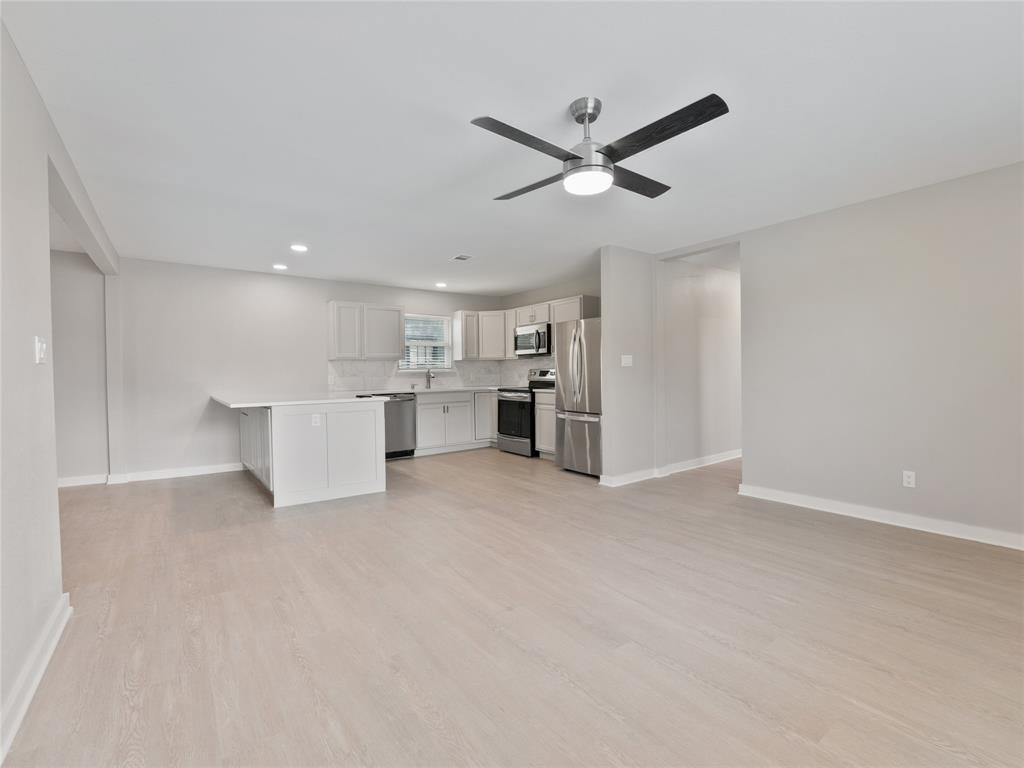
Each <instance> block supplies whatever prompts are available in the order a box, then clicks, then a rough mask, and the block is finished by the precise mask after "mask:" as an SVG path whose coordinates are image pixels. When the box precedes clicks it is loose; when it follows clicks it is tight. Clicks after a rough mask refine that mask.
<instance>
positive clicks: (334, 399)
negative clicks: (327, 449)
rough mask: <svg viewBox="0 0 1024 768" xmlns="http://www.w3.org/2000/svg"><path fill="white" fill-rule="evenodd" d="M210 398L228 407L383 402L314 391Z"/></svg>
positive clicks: (380, 399) (350, 394)
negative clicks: (297, 394)
mask: <svg viewBox="0 0 1024 768" xmlns="http://www.w3.org/2000/svg"><path fill="white" fill-rule="evenodd" d="M210 398H211V399H212V400H214V401H216V402H218V403H220V404H221V405H224V406H227V407H228V408H269V407H272V406H275V405H321V404H324V403H355V402H360V403H362V402H366V401H367V400H369V401H371V402H373V401H380V402H384V398H383V397H356V396H355V394H352V393H346V392H316V393H313V394H310V395H299V396H295V395H284V396H282V395H280V394H278V395H272V396H270V397H263V396H258V397H254V396H252V394H251V393H245V394H243V395H237V396H236V395H233V394H232V395H210Z"/></svg>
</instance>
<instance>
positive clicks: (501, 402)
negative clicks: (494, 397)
mask: <svg viewBox="0 0 1024 768" xmlns="http://www.w3.org/2000/svg"><path fill="white" fill-rule="evenodd" d="M498 448H499V449H500V450H502V451H508V452H510V453H518V454H519V455H521V456H533V394H532V393H530V392H499V393H498Z"/></svg>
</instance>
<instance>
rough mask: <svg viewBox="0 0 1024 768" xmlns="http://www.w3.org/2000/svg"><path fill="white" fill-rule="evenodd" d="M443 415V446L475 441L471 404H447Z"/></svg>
mask: <svg viewBox="0 0 1024 768" xmlns="http://www.w3.org/2000/svg"><path fill="white" fill-rule="evenodd" d="M445 408H446V411H445V414H444V444H445V445H462V444H463V443H472V442H473V440H474V439H475V433H474V424H473V403H472V402H468V403H448V405H446V406H445Z"/></svg>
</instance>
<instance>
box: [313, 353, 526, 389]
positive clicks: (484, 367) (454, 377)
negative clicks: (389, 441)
mask: <svg viewBox="0 0 1024 768" xmlns="http://www.w3.org/2000/svg"><path fill="white" fill-rule="evenodd" d="M511 362H513V363H516V362H518V361H511ZM504 364H505V363H504V361H501V360H467V361H464V362H461V363H453V364H452V367H451V368H450V369H447V370H445V369H435V371H434V373H435V374H436V376H437V378H436V379H434V386H437V387H475V386H485V387H493V386H497V385H498V384H502V383H504V380H503V378H502V374H501V366H502V365H504ZM524 375H525V374H524ZM425 381H426V376H425V373H424V372H422V371H420V372H417V373H405V372H399V370H398V361H397V360H331V361H330V362H328V363H327V386H328V388H329V389H330V390H331V391H332V392H338V391H352V390H366V389H406V388H408V389H413V388H415V389H423V387H424V384H425ZM413 385H415V387H413Z"/></svg>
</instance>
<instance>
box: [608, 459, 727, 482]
mask: <svg viewBox="0 0 1024 768" xmlns="http://www.w3.org/2000/svg"><path fill="white" fill-rule="evenodd" d="M742 455H743V451H741V450H735V451H723V452H722V453H713V454H711V455H709V456H700V457H698V458H696V459H688V460H687V461H677V462H674V463H672V464H666V465H665V466H662V467H653V468H652V469H638V470H637V471H636V472H626V473H624V474H621V475H601V481H600V483H599V485H604V486H607V487H608V488H618V487H619V486H623V485H629V484H631V483H639V482H641V481H643V480H650V479H652V478H655V477H667V476H668V475H674V474H676V473H677V472H686V471H688V470H691V469H699V468H700V467H706V466H709V465H711V464H718V463H719V462H721V461H730V460H731V459H738V458H739V457H740V456H742Z"/></svg>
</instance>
